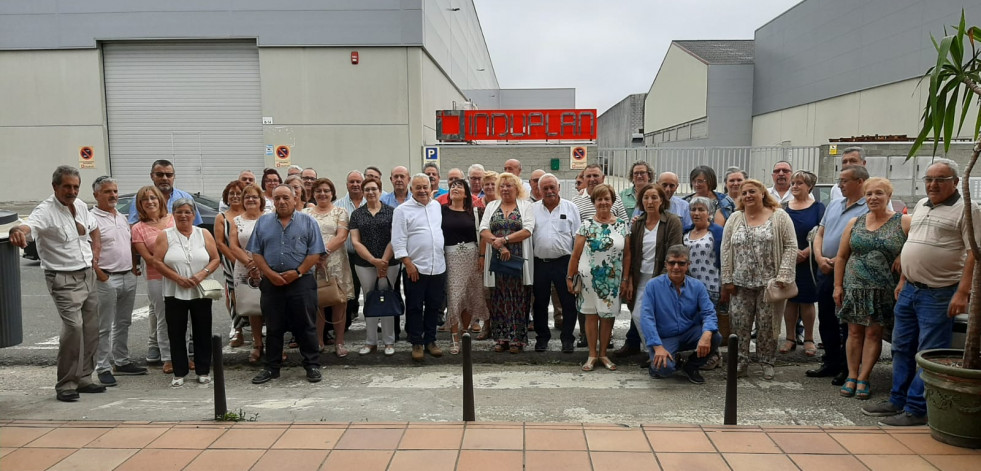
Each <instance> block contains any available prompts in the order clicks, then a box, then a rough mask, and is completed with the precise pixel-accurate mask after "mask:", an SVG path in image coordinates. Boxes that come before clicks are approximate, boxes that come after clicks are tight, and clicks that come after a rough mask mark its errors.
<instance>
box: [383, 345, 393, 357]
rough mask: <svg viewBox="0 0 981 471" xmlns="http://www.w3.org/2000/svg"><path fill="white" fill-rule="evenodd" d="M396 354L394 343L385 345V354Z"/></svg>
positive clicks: (388, 355)
mask: <svg viewBox="0 0 981 471" xmlns="http://www.w3.org/2000/svg"><path fill="white" fill-rule="evenodd" d="M392 355H395V347H394V346H392V345H385V356H387V357H390V356H392Z"/></svg>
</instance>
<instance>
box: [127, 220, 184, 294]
mask: <svg viewBox="0 0 981 471" xmlns="http://www.w3.org/2000/svg"><path fill="white" fill-rule="evenodd" d="M165 217H166V218H167V223H166V224H164V229H168V228H171V227H174V217H173V216H172V215H170V214H168V215H167V216H165ZM162 230H163V229H157V228H156V227H153V226H151V225H149V224H147V223H145V222H143V221H140V222H138V223H136V224H134V225H133V229H132V236H133V243H134V244H136V243H140V244H143V245H145V246H146V249H147V251H149V252H150V255H154V253H153V250H154V249H155V248H156V244H157V234H160V232H161V231H162ZM161 278H163V275H161V274H160V272H159V271H157V269H156V268H154V267H153V264H152V263H147V264H146V279H147V280H159V279H161Z"/></svg>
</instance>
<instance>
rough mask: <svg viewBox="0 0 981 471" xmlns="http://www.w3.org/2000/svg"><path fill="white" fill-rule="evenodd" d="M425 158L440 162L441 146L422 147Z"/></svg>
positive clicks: (429, 160)
mask: <svg viewBox="0 0 981 471" xmlns="http://www.w3.org/2000/svg"><path fill="white" fill-rule="evenodd" d="M422 156H423V160H425V161H426V162H437V163H438V162H439V147H436V146H426V147H423V148H422Z"/></svg>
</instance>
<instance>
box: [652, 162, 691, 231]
mask: <svg viewBox="0 0 981 471" xmlns="http://www.w3.org/2000/svg"><path fill="white" fill-rule="evenodd" d="M655 183H657V184H658V185H660V186H661V188H663V189H664V193H665V194H666V195H667V197H668V200H669V201H670V202H671V204H670V205H669V206H668V212H669V213H671V214H674V215H675V216H678V217H679V218H680V219H681V227H682V228H683V229H685V230H687V229H688V228H689V227H691V226H692V222H691V211H689V210H688V202H687V201H685V200H684V199H682V198H679V197H677V196H675V195H674V194H675V192H677V191H678V185H680V184H681V183H680V181H679V180H678V175H677V174H675V173H674V172H661V174H660V175H658V176H657V182H655Z"/></svg>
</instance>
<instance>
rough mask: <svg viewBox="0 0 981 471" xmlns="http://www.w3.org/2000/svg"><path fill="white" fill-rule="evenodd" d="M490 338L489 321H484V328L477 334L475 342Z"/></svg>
mask: <svg viewBox="0 0 981 471" xmlns="http://www.w3.org/2000/svg"><path fill="white" fill-rule="evenodd" d="M489 338H490V320H489V319H488V320H486V321H484V327H482V328H481V329H480V333H479V334H477V340H487V339H489Z"/></svg>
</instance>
